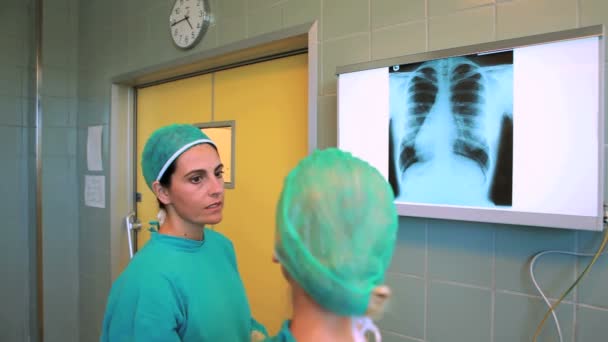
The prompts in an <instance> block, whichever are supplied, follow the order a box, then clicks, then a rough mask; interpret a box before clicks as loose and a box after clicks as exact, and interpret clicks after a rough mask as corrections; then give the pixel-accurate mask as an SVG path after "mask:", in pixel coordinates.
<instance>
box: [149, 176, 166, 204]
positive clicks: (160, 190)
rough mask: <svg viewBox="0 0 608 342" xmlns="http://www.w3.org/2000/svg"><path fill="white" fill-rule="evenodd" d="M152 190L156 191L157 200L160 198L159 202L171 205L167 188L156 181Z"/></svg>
mask: <svg viewBox="0 0 608 342" xmlns="http://www.w3.org/2000/svg"><path fill="white" fill-rule="evenodd" d="M152 189H153V190H154V194H155V195H156V198H158V200H159V201H160V202H161V203H162V204H164V205H168V204H171V197H170V196H169V191H167V188H165V187H164V186H162V185H161V184H160V182H159V181H155V182H154V183H152Z"/></svg>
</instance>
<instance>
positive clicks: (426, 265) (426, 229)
mask: <svg viewBox="0 0 608 342" xmlns="http://www.w3.org/2000/svg"><path fill="white" fill-rule="evenodd" d="M429 292H430V281H429V220H425V222H424V327H423V333H422V338H423V339H424V340H425V341H427V340H428V330H429Z"/></svg>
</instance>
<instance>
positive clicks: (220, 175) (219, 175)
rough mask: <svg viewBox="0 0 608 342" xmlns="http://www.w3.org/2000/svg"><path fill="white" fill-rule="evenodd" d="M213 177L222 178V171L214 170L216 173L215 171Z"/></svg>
mask: <svg viewBox="0 0 608 342" xmlns="http://www.w3.org/2000/svg"><path fill="white" fill-rule="evenodd" d="M215 177H217V178H222V177H224V171H218V172H216V173H215Z"/></svg>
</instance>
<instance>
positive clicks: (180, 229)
mask: <svg viewBox="0 0 608 342" xmlns="http://www.w3.org/2000/svg"><path fill="white" fill-rule="evenodd" d="M165 212H166V213H167V214H166V217H165V221H164V222H163V223H162V224H161V225H160V228H159V229H158V232H159V233H160V234H166V235H171V236H175V237H180V238H184V239H190V240H199V241H200V240H203V239H204V238H205V226H204V225H201V224H197V223H193V222H189V221H186V220H184V219H183V218H181V217H180V216H179V215H178V214H177V213H176V212H175V210H174V209H173V208H172V207H171V206H166V207H165Z"/></svg>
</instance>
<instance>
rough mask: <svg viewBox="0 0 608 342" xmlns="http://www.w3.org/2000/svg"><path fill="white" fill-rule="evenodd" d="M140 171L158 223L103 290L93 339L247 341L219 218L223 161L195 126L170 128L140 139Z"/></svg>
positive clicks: (243, 305) (246, 322)
mask: <svg viewBox="0 0 608 342" xmlns="http://www.w3.org/2000/svg"><path fill="white" fill-rule="evenodd" d="M142 170H143V174H144V178H145V180H146V183H147V185H148V186H149V187H150V189H151V190H152V191H153V192H154V194H155V195H156V197H157V199H158V202H159V206H160V208H161V210H160V213H159V221H161V222H160V224H159V228H158V230H157V231H154V230H153V231H152V233H151V238H150V241H149V242H148V243H147V244H146V245H145V246H144V247H143V248H142V249H141V250H140V251H139V252H138V253H137V254H136V255H135V257H134V258H133V259H132V260H131V262H130V263H129V265H128V266H127V268H126V269H125V270H124V272H123V273H122V274H121V275H120V277H119V278H118V279H117V280H116V282H115V283H114V284H113V286H112V290H111V292H110V295H109V298H108V303H107V308H106V313H105V317H104V321H103V330H102V336H101V341H197V342H199V341H214V342H215V341H226V342H231V341H235V342H242V341H251V339H252V336H254V335H260V334H262V335H265V334H266V330H265V329H264V327H263V326H261V325H260V324H259V323H257V322H256V321H255V320H254V319H252V317H251V312H250V309H249V304H248V301H247V297H246V294H245V289H244V287H243V283H242V281H241V278H240V275H239V272H238V269H237V264H236V258H235V252H234V248H233V246H232V243H231V242H230V240H228V239H227V238H226V237H224V236H223V235H222V234H220V233H218V232H216V231H213V230H210V229H208V228H206V226H207V225H213V224H217V223H219V222H220V221H221V220H222V208H223V205H224V181H223V179H222V173H223V165H222V163H221V161H220V158H219V155H218V152H217V148H216V146H215V144H214V143H213V141H211V139H209V138H208V137H207V136H206V135H205V134H204V133H202V132H201V130H200V129H198V128H196V127H194V126H191V125H171V126H166V127H163V128H160V129H158V130H157V131H155V132H154V133H153V134H152V135H151V136H150V138H149V139H148V141H147V143H146V145H145V147H144V151H143V155H142Z"/></svg>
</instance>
